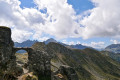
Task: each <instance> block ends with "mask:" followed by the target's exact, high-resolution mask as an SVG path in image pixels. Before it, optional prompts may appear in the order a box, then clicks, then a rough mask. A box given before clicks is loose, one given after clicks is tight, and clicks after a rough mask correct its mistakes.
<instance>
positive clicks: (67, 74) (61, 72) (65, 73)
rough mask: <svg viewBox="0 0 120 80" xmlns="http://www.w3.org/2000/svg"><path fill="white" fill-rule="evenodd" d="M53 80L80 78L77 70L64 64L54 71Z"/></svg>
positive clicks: (76, 79) (75, 79)
mask: <svg viewBox="0 0 120 80" xmlns="http://www.w3.org/2000/svg"><path fill="white" fill-rule="evenodd" d="M53 80H79V79H78V76H77V74H76V72H75V70H74V69H73V68H72V67H70V66H67V65H62V66H60V68H59V69H58V71H56V72H55V73H54V76H53Z"/></svg>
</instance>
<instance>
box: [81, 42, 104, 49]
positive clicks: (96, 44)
mask: <svg viewBox="0 0 120 80" xmlns="http://www.w3.org/2000/svg"><path fill="white" fill-rule="evenodd" d="M82 45H85V46H90V47H93V48H96V49H103V48H105V42H91V43H89V44H87V43H82Z"/></svg>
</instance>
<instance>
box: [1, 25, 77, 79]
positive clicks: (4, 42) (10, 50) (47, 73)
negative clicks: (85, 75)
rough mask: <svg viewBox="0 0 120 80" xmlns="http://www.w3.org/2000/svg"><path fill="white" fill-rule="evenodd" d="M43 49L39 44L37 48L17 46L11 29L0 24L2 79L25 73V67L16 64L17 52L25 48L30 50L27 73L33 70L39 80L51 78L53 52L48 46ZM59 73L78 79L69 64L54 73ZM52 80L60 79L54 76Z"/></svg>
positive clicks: (68, 77)
mask: <svg viewBox="0 0 120 80" xmlns="http://www.w3.org/2000/svg"><path fill="white" fill-rule="evenodd" d="M43 49H44V50H41V49H39V47H37V46H36V48H32V47H31V48H15V47H14V43H13V41H12V39H11V29H10V28H8V27H4V26H0V79H1V80H17V79H18V77H19V76H21V75H22V74H23V67H21V66H20V65H17V64H16V56H15V53H16V52H17V51H18V50H25V51H27V52H28V63H26V65H25V66H26V68H27V69H28V73H27V74H29V73H30V72H32V73H33V75H35V76H37V78H38V80H51V72H52V71H51V63H50V61H51V58H52V57H51V55H52V54H51V53H50V51H49V50H48V49H47V48H46V46H44V47H43ZM27 74H26V75H27ZM57 74H62V75H63V76H66V80H78V78H77V74H76V73H75V71H74V69H73V68H71V67H68V66H61V67H60V69H59V70H58V71H57V72H56V74H54V75H57ZM22 77H23V76H22ZM23 78H24V77H23ZM26 78H29V80H32V78H33V77H31V76H29V75H28V76H27V77H26ZM35 78H36V77H35ZM58 78H59V77H58ZM52 80H59V79H57V77H56V78H55V76H54V78H52Z"/></svg>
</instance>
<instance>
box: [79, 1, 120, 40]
mask: <svg viewBox="0 0 120 80" xmlns="http://www.w3.org/2000/svg"><path fill="white" fill-rule="evenodd" d="M92 2H93V3H94V4H95V5H96V7H95V8H93V9H91V10H90V15H89V16H86V17H84V19H83V20H81V24H82V25H84V26H85V27H84V28H83V35H82V36H83V37H84V38H90V37H120V22H119V21H120V15H119V14H120V4H119V3H120V0H92Z"/></svg>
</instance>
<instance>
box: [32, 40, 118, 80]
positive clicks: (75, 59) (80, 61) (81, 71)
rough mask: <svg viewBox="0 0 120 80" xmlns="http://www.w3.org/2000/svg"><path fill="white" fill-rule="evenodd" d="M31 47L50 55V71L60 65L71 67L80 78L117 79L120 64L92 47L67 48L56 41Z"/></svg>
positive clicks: (95, 79)
mask: <svg viewBox="0 0 120 80" xmlns="http://www.w3.org/2000/svg"><path fill="white" fill-rule="evenodd" d="M32 48H34V49H36V50H45V51H47V52H48V53H49V54H50V55H51V56H52V60H51V65H52V71H56V70H57V69H58V68H59V67H60V66H61V65H69V66H71V67H73V68H74V69H75V70H76V72H77V74H78V76H79V79H81V80H119V79H120V64H119V63H118V62H116V61H115V60H113V59H111V58H110V57H108V56H105V55H103V54H102V53H101V52H99V51H96V50H93V49H89V48H86V49H83V50H79V49H69V48H67V47H65V46H63V45H60V44H58V43H49V44H47V45H45V44H44V43H39V42H38V43H35V44H34V45H33V46H32Z"/></svg>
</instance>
